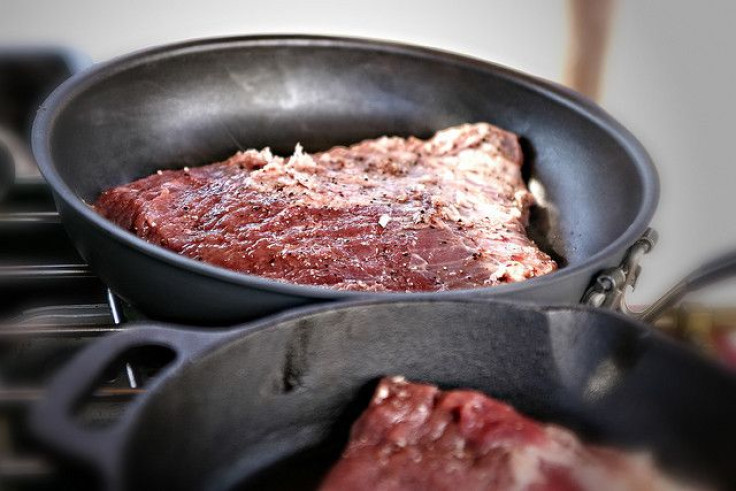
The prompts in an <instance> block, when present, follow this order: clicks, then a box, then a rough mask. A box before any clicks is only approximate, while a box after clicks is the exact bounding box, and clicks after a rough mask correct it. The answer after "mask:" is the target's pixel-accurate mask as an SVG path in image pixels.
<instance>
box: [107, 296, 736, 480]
mask: <svg viewBox="0 0 736 491" xmlns="http://www.w3.org/2000/svg"><path fill="white" fill-rule="evenodd" d="M264 325H267V324H261V328H260V329H259V330H255V331H253V332H251V334H249V335H245V336H239V337H238V338H237V339H236V340H235V341H232V342H230V343H228V344H226V345H224V346H222V347H220V348H219V349H216V350H215V351H213V352H211V353H210V354H209V355H206V356H205V357H204V358H201V359H199V360H198V361H197V362H195V363H194V364H191V365H188V366H185V367H184V368H183V370H181V371H180V372H179V373H177V374H176V375H175V376H174V377H173V378H171V379H169V380H167V382H166V383H165V384H163V385H162V386H160V387H159V388H158V390H156V391H155V392H154V393H152V394H151V395H150V397H149V399H148V400H147V401H146V404H145V406H143V407H142V408H141V411H140V412H139V413H138V414H137V417H136V419H135V423H134V424H133V426H132V427H131V428H129V431H130V433H129V435H130V436H129V440H128V443H127V445H126V447H125V450H124V455H123V459H122V462H121V465H122V469H123V473H124V475H125V476H126V482H125V484H126V488H128V489H166V488H169V489H202V488H204V489H232V488H237V487H248V489H251V488H253V489H305V488H310V487H311V486H313V485H314V484H316V483H318V482H319V479H320V477H321V476H322V475H323V473H324V472H325V471H326V470H327V469H328V468H329V466H330V465H331V464H332V463H334V460H335V458H336V457H337V456H338V455H339V452H340V449H341V448H342V447H343V445H344V444H345V441H346V438H347V435H348V430H349V427H350V425H351V424H352V422H353V421H354V420H355V418H356V417H357V415H358V414H359V413H360V412H361V411H362V410H363V409H364V408H365V407H366V404H367V402H368V400H369V398H370V395H371V392H372V389H373V387H375V382H376V381H377V380H378V378H380V377H381V376H384V375H390V374H403V375H405V376H407V377H408V378H409V379H412V380H416V381H427V382H433V383H437V384H439V385H440V386H441V387H443V388H459V387H467V388H473V389H478V390H481V391H483V392H485V393H487V394H489V395H491V396H494V397H497V398H500V399H502V400H504V401H508V402H510V403H511V404H513V405H514V406H515V407H516V408H517V409H519V410H520V411H522V412H524V413H526V414H528V415H530V416H532V417H535V418H538V419H540V420H542V421H552V422H556V423H560V424H562V425H565V426H567V427H569V428H572V429H573V430H575V431H576V432H578V434H579V435H581V436H582V437H583V438H585V439H587V440H589V441H594V442H603V443H606V444H611V445H617V446H622V447H626V448H635V449H646V450H651V451H652V452H653V453H654V454H655V455H656V457H657V459H658V460H659V461H660V462H661V463H662V464H663V465H664V466H666V467H667V468H668V469H669V470H670V471H673V472H675V473H679V474H685V475H688V476H698V477H700V478H703V477H706V478H708V479H712V480H714V481H715V482H717V483H719V484H721V485H726V484H728V483H733V482H736V470H735V469H734V467H733V466H732V462H733V458H734V451H733V442H734V441H736V440H735V439H736V427H735V426H734V425H733V424H731V421H732V418H733V414H736V399H735V397H734V394H736V381H735V380H734V378H733V377H729V376H728V375H727V374H724V372H721V371H719V370H716V369H715V368H714V367H713V366H711V365H709V364H707V363H705V362H704V361H703V360H701V359H700V358H698V357H696V356H695V355H694V354H691V353H690V352H687V351H683V350H681V349H680V348H677V347H676V346H674V345H672V344H671V343H669V342H667V341H664V340H663V339H661V338H659V337H656V336H652V335H650V334H647V333H646V331H645V330H644V329H642V328H641V327H639V326H637V325H635V324H632V323H631V322H630V321H627V320H625V319H623V318H622V317H618V316H613V315H610V314H606V313H604V312H596V311H582V310H551V311H547V312H545V311H544V310H537V309H528V308H521V307H514V306H509V305H502V304H496V305H492V304H487V303H479V302H461V301H454V302H404V303H393V304H383V305H382V304H366V305H360V306H350V307H342V308H335V309H332V310H326V309H325V310H324V311H322V312H320V313H313V314H311V315H307V316H305V317H302V318H299V319H297V320H293V319H292V320H286V321H284V320H282V321H279V322H277V323H276V324H272V325H271V326H270V327H268V328H267V329H263V326H264ZM172 449H175V450H172Z"/></svg>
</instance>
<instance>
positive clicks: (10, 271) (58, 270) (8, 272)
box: [0, 264, 94, 280]
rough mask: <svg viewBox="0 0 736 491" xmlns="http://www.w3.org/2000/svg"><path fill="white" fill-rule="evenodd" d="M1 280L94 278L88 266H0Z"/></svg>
mask: <svg viewBox="0 0 736 491" xmlns="http://www.w3.org/2000/svg"><path fill="white" fill-rule="evenodd" d="M0 278H3V279H8V278H11V279H15V280H35V279H48V278H66V279H72V278H94V274H93V273H92V272H91V271H90V269H89V267H88V266H87V265H86V264H47V265H29V266H26V265H23V266H0Z"/></svg>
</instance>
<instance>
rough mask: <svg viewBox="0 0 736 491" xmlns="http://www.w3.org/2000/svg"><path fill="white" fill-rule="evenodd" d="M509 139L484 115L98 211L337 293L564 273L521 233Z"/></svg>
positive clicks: (238, 166)
mask: <svg viewBox="0 0 736 491" xmlns="http://www.w3.org/2000/svg"><path fill="white" fill-rule="evenodd" d="M521 165H522V153H521V148H520V146H519V143H518V140H517V138H516V136H515V135H513V134H512V133H508V132H506V131H503V130H501V129H499V128H496V127H494V126H491V125H490V124H486V123H478V124H472V125H471V124H467V125H462V126H458V127H454V128H449V129H446V130H444V131H440V132H439V133H437V134H436V135H435V136H434V137H433V138H431V139H429V140H426V141H423V140H419V139H417V138H413V137H410V138H406V139H404V138H398V137H391V138H389V137H382V138H378V139H376V140H367V141H364V142H362V143H358V144H356V145H353V146H351V147H335V148H332V149H330V150H328V151H327V152H323V153H316V154H314V155H309V154H306V153H304V152H303V150H302V148H301V147H300V146H299V145H297V149H296V151H295V153H294V155H293V156H291V157H289V158H282V157H278V156H274V155H272V154H271V152H270V151H269V150H268V149H267V148H266V149H264V150H262V151H256V150H248V151H245V152H239V153H237V154H236V155H234V156H233V157H231V158H230V159H228V160H227V161H225V162H220V163H215V164H211V165H207V166H204V167H199V168H193V169H188V168H184V169H183V170H177V171H169V170H167V171H159V172H158V173H157V174H154V175H152V176H150V177H146V178H144V179H140V180H138V181H135V182H133V183H131V184H128V185H124V186H120V187H117V188H114V189H111V190H108V191H105V192H104V193H102V195H101V196H100V198H99V199H98V201H97V203H96V204H95V208H96V210H97V211H98V212H99V213H100V214H101V215H103V216H105V217H107V218H108V219H110V220H112V221H114V222H115V223H117V224H118V225H120V226H121V227H124V228H125V229H127V230H129V231H131V232H133V233H135V234H137V235H138V236H139V237H142V238H144V239H146V240H148V241H149V242H152V243H154V244H160V245H161V246H164V247H167V248H169V249H171V250H173V251H176V252H178V253H180V254H183V255H185V256H188V257H191V258H194V259H197V260H200V261H205V262H208V263H212V264H216V265H218V266H222V267H225V268H229V269H233V270H236V271H241V272H244V273H250V274H254V275H259V276H265V277H268V278H273V279H277V280H282V281H287V282H292V283H300V284H306V285H324V286H329V287H332V288H336V289H342V290H369V291H438V290H449V289H458V288H475V287H483V286H491V285H497V284H500V283H509V282H515V281H521V280H524V279H526V278H532V277H534V276H539V275H543V274H546V273H549V272H551V271H553V270H554V269H556V264H555V262H554V261H553V260H552V259H551V258H550V257H549V256H548V255H547V254H545V253H543V252H542V251H540V250H539V248H538V247H537V246H536V245H535V244H534V243H533V242H532V241H531V240H530V239H529V238H528V237H527V235H526V231H525V227H526V225H527V220H528V210H529V206H530V205H531V204H532V203H533V198H532V195H531V194H530V193H529V191H528V190H527V188H526V186H525V185H524V182H523V180H522V177H521Z"/></svg>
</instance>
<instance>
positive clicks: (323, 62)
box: [50, 39, 656, 264]
mask: <svg viewBox="0 0 736 491" xmlns="http://www.w3.org/2000/svg"><path fill="white" fill-rule="evenodd" d="M548 90H549V89H545V88H544V86H536V87H534V86H532V82H531V81H530V80H528V79H525V78H521V77H518V76H516V75H512V74H510V73H508V72H506V71H505V70H503V69H500V68H498V67H493V66H490V65H486V64H481V63H476V62H473V61H468V60H465V59H461V58H457V57H453V56H447V55H438V54H430V53H429V52H427V51H422V50H409V49H404V48H400V47H395V46H391V45H382V44H375V45H374V44H370V43H365V42H358V41H354V42H351V41H335V40H331V41H330V40H321V41H320V40H310V41H308V40H304V39H302V40H299V39H295V40H291V41H288V40H287V41H285V40H273V39H272V40H260V41H239V42H238V41H231V42H227V43H210V44H202V45H197V46H194V45H192V46H189V47H183V48H178V49H174V50H169V51H164V50H162V51H160V52H158V53H154V54H149V55H147V56H145V57H142V58H139V59H134V60H133V59H131V60H129V61H126V62H121V63H120V64H119V65H117V66H116V67H114V68H112V69H110V70H106V71H104V72H102V73H100V74H97V75H96V76H94V77H91V78H90V80H87V81H85V82H84V83H83V84H81V85H80V86H79V87H77V88H76V89H75V90H74V92H73V96H72V97H71V98H70V99H69V100H68V101H67V102H66V103H65V107H64V108H63V110H62V111H61V112H60V114H59V116H58V117H57V119H56V121H55V125H54V126H53V132H52V134H51V137H50V145H51V153H52V156H53V159H54V165H55V167H56V169H57V170H58V172H59V173H60V175H61V177H62V179H63V181H65V182H66V183H67V184H68V185H69V186H70V187H71V188H72V190H73V191H74V193H76V194H77V195H78V196H79V197H81V198H83V199H84V200H86V201H87V202H88V203H91V202H93V201H94V200H95V199H96V197H97V196H98V194H99V193H100V192H101V191H102V190H103V189H105V188H109V187H113V186H116V185H119V184H123V183H127V182H130V181H132V180H135V179H137V178H140V177H143V176H146V175H149V174H151V173H153V172H155V171H156V170H158V169H162V168H181V167H183V166H185V165H186V166H196V165H201V164H205V163H209V162H211V161H215V160H218V159H223V158H225V157H227V156H229V155H230V154H232V153H233V152H235V151H237V150H238V149H245V148H250V147H255V148H260V147H264V146H270V147H271V148H272V149H273V150H274V151H275V152H276V153H280V154H284V155H287V154H290V153H291V152H292V150H293V148H294V145H295V144H296V143H297V142H301V143H302V144H303V145H304V147H305V148H306V149H307V150H308V151H316V150H322V149H326V148H329V147H330V146H333V145H336V144H348V143H352V142H356V141H359V140H362V139H365V138H372V137H377V136H380V135H385V134H388V135H403V136H406V135H417V136H420V137H427V136H430V135H431V134H432V133H433V132H434V131H436V130H438V129H442V128H445V127H448V126H452V125H456V124H460V123H466V122H477V121H489V122H491V123H494V124H496V125H499V126H501V127H503V128H506V129H508V130H511V131H514V132H516V133H517V134H519V135H520V136H521V137H522V138H523V142H524V147H525V150H526V157H527V166H528V171H527V175H528V176H529V177H530V178H531V179H532V180H537V181H539V182H541V183H542V184H543V187H544V189H545V192H546V201H545V203H548V204H549V206H548V207H546V209H545V210H541V212H538V213H535V215H534V216H535V221H534V227H533V235H534V236H535V237H536V238H537V239H538V240H539V241H540V243H541V244H542V245H543V246H544V247H545V248H546V249H547V250H548V251H550V252H552V253H553V254H554V255H555V256H557V257H562V258H565V259H566V260H567V261H568V263H569V264H576V263H579V262H581V261H583V260H585V259H586V258H588V257H590V256H591V255H593V254H594V253H596V252H599V251H601V250H602V249H603V248H604V247H606V246H607V245H609V244H611V243H612V242H613V241H614V240H615V239H617V238H619V237H620V236H621V235H622V234H623V233H624V232H625V231H626V230H627V228H629V226H630V225H631V224H632V223H633V222H634V221H635V218H636V217H637V214H638V213H639V212H640V210H641V209H642V207H643V206H645V205H646V203H645V196H644V194H645V193H644V189H645V187H646V186H652V185H653V184H652V182H646V181H647V180H651V179H653V177H652V175H651V174H647V172H648V171H645V170H644V168H645V167H646V166H647V165H648V163H647V162H648V160H647V157H646V156H645V155H643V152H641V150H640V148H639V147H638V146H637V145H636V144H635V143H632V141H633V139H631V140H629V138H630V137H629V136H622V135H628V133H626V132H625V130H623V129H622V128H620V127H618V126H617V125H615V124H613V123H611V122H610V121H607V120H605V119H600V120H599V119H597V118H598V113H597V112H596V111H597V110H592V111H591V113H590V114H587V115H586V114H583V113H582V112H580V111H579V110H578V109H576V108H575V107H573V105H572V104H570V102H569V101H565V100H563V99H561V98H560V97H559V95H557V94H554V93H547V91H548ZM591 114H593V116H591ZM654 186H655V187H656V184H654ZM650 191H651V189H650ZM654 194H656V193H654ZM649 199H650V201H651V202H650V203H648V205H651V206H653V198H652V196H649Z"/></svg>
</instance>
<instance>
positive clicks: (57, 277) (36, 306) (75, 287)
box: [0, 183, 156, 490]
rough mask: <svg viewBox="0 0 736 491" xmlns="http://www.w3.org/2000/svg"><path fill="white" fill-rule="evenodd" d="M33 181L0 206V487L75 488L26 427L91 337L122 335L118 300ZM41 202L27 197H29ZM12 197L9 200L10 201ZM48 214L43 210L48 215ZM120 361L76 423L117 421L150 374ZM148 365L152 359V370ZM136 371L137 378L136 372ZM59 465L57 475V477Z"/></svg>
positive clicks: (80, 477)
mask: <svg viewBox="0 0 736 491" xmlns="http://www.w3.org/2000/svg"><path fill="white" fill-rule="evenodd" d="M47 193H48V191H47V190H45V185H42V184H41V183H20V184H17V185H16V186H15V187H14V189H13V192H11V193H10V194H9V196H8V197H7V199H6V201H4V202H3V203H2V208H0V244H3V246H2V247H0V249H2V251H0V302H1V303H0V489H4V490H5V489H10V490H14V489H17V490H24V489H59V488H69V489H84V488H85V487H89V486H90V484H91V483H92V482H93V481H91V480H90V479H89V476H85V475H84V473H82V472H77V473H71V474H70V471H69V469H67V468H65V467H62V466H61V465H60V464H59V463H58V462H57V461H56V460H55V459H54V458H53V457H52V456H50V455H48V454H46V453H45V452H44V451H43V450H42V449H40V448H38V447H37V445H36V444H35V442H34V441H33V439H32V437H31V436H30V435H29V434H28V433H27V430H26V428H25V424H24V422H25V418H26V416H27V413H28V409H29V408H30V406H31V405H32V404H33V403H35V402H36V401H38V400H39V399H40V398H42V397H43V396H44V387H45V385H46V383H47V382H48V380H49V378H50V377H52V376H53V375H54V373H56V371H57V370H58V369H59V368H60V367H61V366H62V365H63V364H64V363H66V362H67V361H68V360H69V359H70V358H71V357H72V356H73V355H74V354H75V353H76V352H77V351H78V350H79V349H81V348H83V347H84V346H85V345H86V344H88V343H89V342H91V341H93V340H94V339H95V338H98V337H100V336H104V335H107V334H111V333H114V332H117V331H121V330H123V329H126V322H125V318H124V316H123V308H122V305H121V303H120V301H119V299H118V298H117V297H115V295H114V294H113V293H112V292H111V291H110V290H109V289H107V287H106V286H105V285H104V284H103V283H102V282H101V281H100V280H99V279H97V278H96V277H95V276H94V274H93V273H92V272H91V271H90V270H89V268H88V267H87V265H86V264H85V263H84V261H83V260H82V259H81V258H80V257H79V256H78V255H77V253H76V251H74V249H73V247H72V245H71V244H70V243H69V240H68V238H67V237H66V234H65V232H64V230H63V228H62V227H61V224H60V221H59V216H58V214H57V213H56V211H54V210H53V204H52V201H51V200H50V199H48V196H47ZM33 197H36V198H40V199H29V198H33ZM14 198H15V199H14ZM49 208H51V209H49ZM139 365H140V362H138V361H136V362H132V361H129V362H125V363H124V364H123V367H122V368H121V369H120V370H119V371H118V372H117V373H114V374H110V375H109V379H108V380H107V381H106V382H105V383H104V384H102V385H101V386H100V387H99V388H98V389H97V390H96V391H95V392H94V393H93V394H92V395H91V397H90V399H89V401H88V403H87V404H86V405H85V409H84V411H83V414H81V415H80V417H83V418H84V420H85V421H91V422H94V424H101V423H100V422H103V423H104V422H105V421H108V422H109V421H112V420H114V419H115V418H116V417H118V416H119V415H120V414H121V412H122V410H123V408H124V407H125V405H126V404H127V403H129V402H130V401H131V400H132V398H134V397H135V396H136V395H137V394H139V393H141V392H142V391H143V390H144V389H143V388H142V386H143V384H144V383H145V381H146V380H147V377H146V376H145V374H148V373H151V372H152V371H153V368H151V367H146V366H139ZM153 365H154V367H155V365H156V364H155V363H154V364H153ZM142 374H144V375H142ZM62 469H63V471H62Z"/></svg>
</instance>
